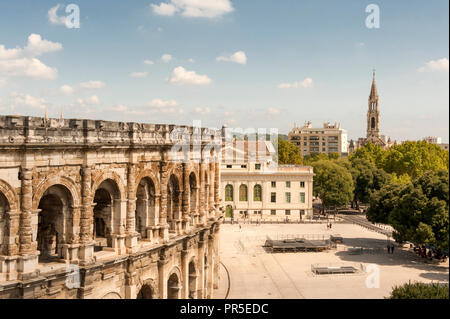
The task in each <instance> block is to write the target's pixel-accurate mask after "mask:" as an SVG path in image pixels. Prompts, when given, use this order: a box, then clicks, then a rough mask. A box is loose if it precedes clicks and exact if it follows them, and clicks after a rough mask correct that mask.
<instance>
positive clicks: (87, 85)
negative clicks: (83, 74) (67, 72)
mask: <svg viewBox="0 0 450 319" xmlns="http://www.w3.org/2000/svg"><path fill="white" fill-rule="evenodd" d="M105 86H106V84H105V83H104V82H102V81H88V82H83V83H80V85H79V87H80V89H85V90H90V89H101V88H104V87H105Z"/></svg>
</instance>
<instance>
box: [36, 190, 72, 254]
mask: <svg viewBox="0 0 450 319" xmlns="http://www.w3.org/2000/svg"><path fill="white" fill-rule="evenodd" d="M36 195H38V196H39V195H40V197H39V198H38V200H39V201H38V206H37V209H39V210H40V211H39V213H38V216H37V223H36V221H35V222H34V223H33V225H32V226H33V228H34V229H35V231H33V233H35V234H36V235H34V234H33V237H34V236H35V238H36V241H37V245H38V250H39V251H40V252H41V253H40V256H39V257H40V259H41V260H48V259H54V258H55V259H61V258H67V257H69V256H67V252H66V250H65V249H64V248H65V246H66V244H72V243H74V241H75V240H76V239H77V237H78V235H79V234H78V231H77V229H78V228H77V227H76V226H77V222H76V217H75V216H74V215H75V211H74V196H73V193H72V191H71V190H70V189H69V188H68V187H67V186H65V185H63V184H52V185H51V186H49V187H48V188H47V189H45V191H44V192H43V193H41V192H39V193H36Z"/></svg>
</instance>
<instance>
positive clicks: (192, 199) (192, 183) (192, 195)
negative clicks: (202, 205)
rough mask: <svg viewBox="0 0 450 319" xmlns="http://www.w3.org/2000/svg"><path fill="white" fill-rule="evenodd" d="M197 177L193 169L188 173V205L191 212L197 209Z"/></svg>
mask: <svg viewBox="0 0 450 319" xmlns="http://www.w3.org/2000/svg"><path fill="white" fill-rule="evenodd" d="M198 185H199V179H198V176H197V174H196V172H195V171H191V172H190V173H189V207H190V210H191V212H195V211H196V210H197V202H198V200H197V197H198V188H199V187H198Z"/></svg>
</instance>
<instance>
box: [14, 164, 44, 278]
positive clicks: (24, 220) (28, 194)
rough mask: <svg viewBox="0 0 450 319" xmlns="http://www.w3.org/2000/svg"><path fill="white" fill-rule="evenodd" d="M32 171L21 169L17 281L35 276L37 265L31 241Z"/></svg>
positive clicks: (34, 245)
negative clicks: (19, 256)
mask: <svg viewBox="0 0 450 319" xmlns="http://www.w3.org/2000/svg"><path fill="white" fill-rule="evenodd" d="M32 179H33V171H32V169H29V168H23V169H22V196H21V216H20V226H19V236H20V248H19V253H20V255H21V258H20V259H19V264H18V272H19V276H18V277H19V279H21V280H24V279H28V278H30V277H33V276H35V275H37V274H36V267H37V263H38V255H39V253H38V252H37V243H36V242H35V241H33V229H32V225H31V218H32V211H31V209H32V205H33V186H32Z"/></svg>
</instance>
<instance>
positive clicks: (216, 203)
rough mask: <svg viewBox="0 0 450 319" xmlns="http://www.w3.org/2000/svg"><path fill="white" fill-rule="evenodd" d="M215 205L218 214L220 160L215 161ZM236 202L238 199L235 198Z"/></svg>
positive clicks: (217, 214)
mask: <svg viewBox="0 0 450 319" xmlns="http://www.w3.org/2000/svg"><path fill="white" fill-rule="evenodd" d="M236 199H237V200H239V188H238V197H236ZM214 202H215V205H214V207H215V208H216V216H219V215H220V163H219V161H218V160H216V161H215V165H214ZM235 202H236V200H235Z"/></svg>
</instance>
